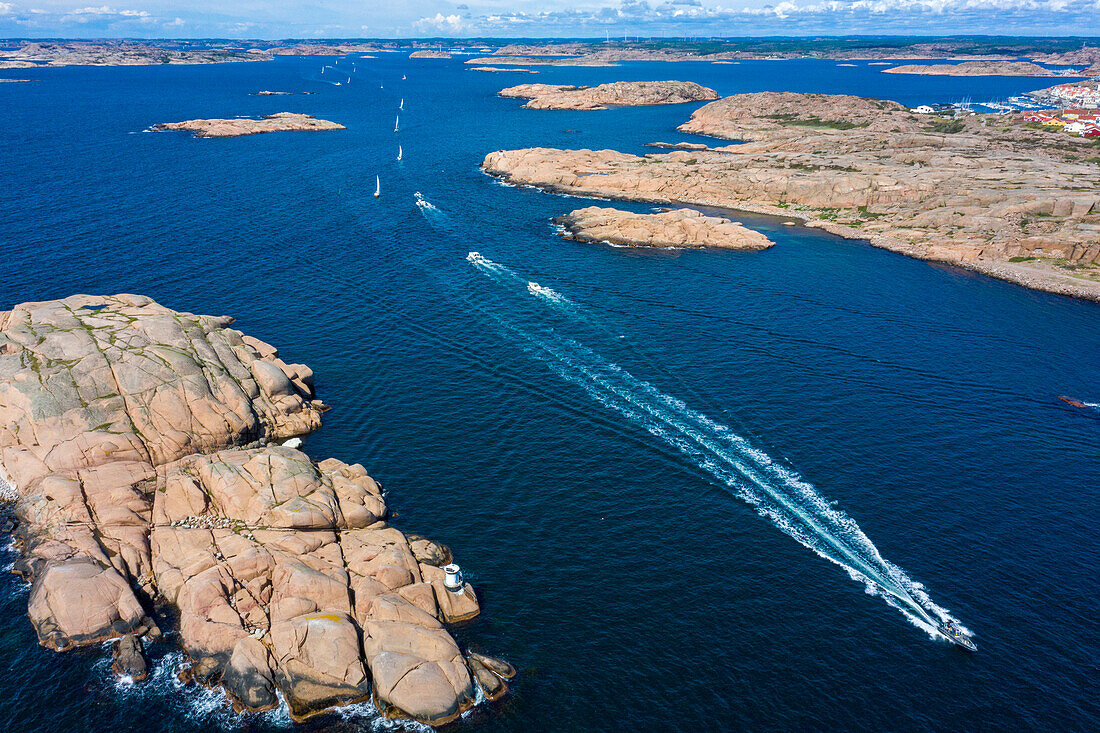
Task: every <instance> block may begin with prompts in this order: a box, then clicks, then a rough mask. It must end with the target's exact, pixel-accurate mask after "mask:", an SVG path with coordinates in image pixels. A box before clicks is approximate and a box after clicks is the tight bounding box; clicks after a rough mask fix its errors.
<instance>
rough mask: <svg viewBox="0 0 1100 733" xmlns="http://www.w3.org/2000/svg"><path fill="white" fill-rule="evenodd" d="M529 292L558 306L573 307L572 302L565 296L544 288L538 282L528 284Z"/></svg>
mask: <svg viewBox="0 0 1100 733" xmlns="http://www.w3.org/2000/svg"><path fill="white" fill-rule="evenodd" d="M527 292H529V293H531V295H534V296H535V297H538V298H546V299H547V300H549V301H550V302H551V303H555V304H557V305H572V304H573V303H572V301H570V300H569V299H568V298H566V297H565V296H564V295H562V294H561V293H559V292H558V291H556V290H553V289H551V288H547V287H543V286H542V285H539V284H538V283H536V282H528V283H527Z"/></svg>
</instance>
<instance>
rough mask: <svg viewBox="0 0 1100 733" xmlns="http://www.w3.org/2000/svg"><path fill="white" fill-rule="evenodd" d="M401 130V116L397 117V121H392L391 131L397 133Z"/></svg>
mask: <svg viewBox="0 0 1100 733" xmlns="http://www.w3.org/2000/svg"><path fill="white" fill-rule="evenodd" d="M400 130H401V115H397V119H396V120H394V121H393V131H394V132H398V131H400Z"/></svg>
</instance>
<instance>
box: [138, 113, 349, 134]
mask: <svg viewBox="0 0 1100 733" xmlns="http://www.w3.org/2000/svg"><path fill="white" fill-rule="evenodd" d="M149 129H151V130H154V131H156V132H165V131H171V130H183V131H186V132H193V133H195V137H241V136H242V135H259V134H262V133H265V132H286V131H306V132H317V131H322V130H345V129H347V128H345V127H344V126H343V125H341V124H338V123H336V122H329V121H328V120H321V119H318V118H316V117H311V116H310V115H303V114H299V113H297V112H277V113H275V114H273V115H267V116H266V117H261V118H260V119H251V118H248V117H239V118H234V119H231V120H220V119H209V120H184V121H183V122H161V123H159V124H156V125H153V126H152V127H151V128H149Z"/></svg>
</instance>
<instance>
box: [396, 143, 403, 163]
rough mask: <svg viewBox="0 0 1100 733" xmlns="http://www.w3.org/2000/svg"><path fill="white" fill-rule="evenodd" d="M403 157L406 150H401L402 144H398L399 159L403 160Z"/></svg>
mask: <svg viewBox="0 0 1100 733" xmlns="http://www.w3.org/2000/svg"><path fill="white" fill-rule="evenodd" d="M403 157H404V152H403V151H402V150H401V146H400V145H398V146H397V159H398V160H401V158H403Z"/></svg>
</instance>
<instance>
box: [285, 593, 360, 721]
mask: <svg viewBox="0 0 1100 733" xmlns="http://www.w3.org/2000/svg"><path fill="white" fill-rule="evenodd" d="M270 643H271V651H272V655H273V656H274V658H275V660H276V662H277V668H276V672H275V680H276V684H277V685H278V686H279V689H280V690H281V691H282V692H283V695H284V696H285V697H286V701H287V704H288V705H289V706H290V714H291V716H292V717H293V718H294V719H295V720H302V719H305V718H307V717H309V716H310V715H313V714H315V713H318V712H321V711H323V710H324V709H326V708H329V707H332V706H333V705H344V704H347V703H352V702H357V701H360V700H365V699H366V698H367V697H368V696H369V695H370V680H369V678H368V677H367V673H366V670H365V669H364V668H363V662H362V660H361V658H360V656H359V631H358V629H357V628H356V626H355V624H354V623H353V622H352V620H351V618H350V617H348V616H347V614H345V613H343V612H341V611H319V612H317V613H312V614H306V615H303V616H298V617H296V618H293V619H289V620H287V621H280V622H278V623H275V624H273V625H272V627H271V634H270Z"/></svg>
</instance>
